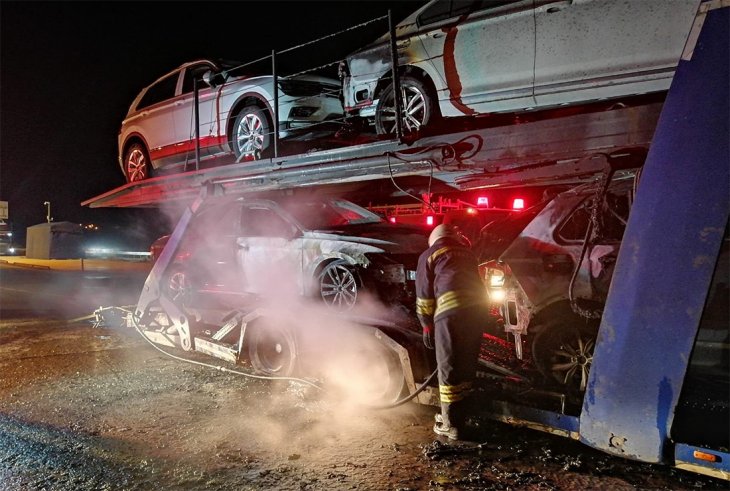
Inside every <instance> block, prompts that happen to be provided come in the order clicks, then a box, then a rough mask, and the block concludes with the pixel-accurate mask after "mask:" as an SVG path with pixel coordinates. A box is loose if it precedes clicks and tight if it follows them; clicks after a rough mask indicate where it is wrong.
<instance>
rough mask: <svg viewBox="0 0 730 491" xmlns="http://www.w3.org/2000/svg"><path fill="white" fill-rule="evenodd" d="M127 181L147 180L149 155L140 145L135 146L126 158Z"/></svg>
mask: <svg viewBox="0 0 730 491" xmlns="http://www.w3.org/2000/svg"><path fill="white" fill-rule="evenodd" d="M125 161H126V165H125V167H126V171H127V180H128V181H129V182H135V181H141V180H143V179H147V174H148V173H149V172H148V167H149V163H148V161H147V155H145V153H144V150H143V149H142V148H141V147H140V146H139V145H133V146H132V147H131V148H130V150H129V152H127V158H126V160H125Z"/></svg>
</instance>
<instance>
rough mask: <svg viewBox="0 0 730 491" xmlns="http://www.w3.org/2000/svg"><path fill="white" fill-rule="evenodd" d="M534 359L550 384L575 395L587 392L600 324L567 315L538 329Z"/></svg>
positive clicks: (533, 348) (533, 349)
mask: <svg viewBox="0 0 730 491" xmlns="http://www.w3.org/2000/svg"><path fill="white" fill-rule="evenodd" d="M536 330H537V331H538V332H537V334H536V335H535V339H534V340H533V342H532V358H533V361H534V362H535V366H536V367H537V369H538V370H539V371H540V373H541V374H542V375H543V376H544V377H545V378H546V379H547V380H549V381H551V382H553V383H556V384H557V385H559V386H562V387H564V388H565V389H567V390H569V391H572V392H579V393H581V392H585V390H586V387H587V386H588V374H589V372H590V369H591V364H592V363H593V350H594V348H595V346H596V339H597V337H598V324H597V323H596V322H592V321H587V320H586V319H583V318H581V317H578V316H576V315H566V316H562V317H558V318H557V319H554V320H551V321H548V322H546V323H545V324H544V325H541V326H538V327H536Z"/></svg>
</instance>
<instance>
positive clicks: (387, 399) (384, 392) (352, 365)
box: [325, 338, 406, 406]
mask: <svg viewBox="0 0 730 491" xmlns="http://www.w3.org/2000/svg"><path fill="white" fill-rule="evenodd" d="M356 339H357V341H358V342H357V343H354V345H351V346H348V347H347V348H343V352H342V354H343V359H342V360H339V361H338V363H337V366H336V371H337V374H336V376H335V377H333V378H332V379H328V378H326V377H325V380H326V383H327V384H328V385H329V386H330V388H331V389H332V390H334V391H335V392H337V393H341V394H342V395H343V397H344V398H346V399H348V400H351V401H352V402H355V403H357V404H363V405H365V406H382V405H385V404H392V403H394V402H396V401H397V400H398V399H399V398H400V397H401V395H402V394H403V389H404V388H405V385H406V378H405V375H404V373H403V367H402V365H401V363H400V358H399V357H398V354H397V353H395V352H394V351H392V350H391V349H389V348H387V347H386V346H385V345H384V344H382V343H380V342H378V341H375V340H374V339H372V340H361V339H359V338H356ZM371 341H372V342H371Z"/></svg>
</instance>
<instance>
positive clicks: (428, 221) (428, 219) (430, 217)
mask: <svg viewBox="0 0 730 491" xmlns="http://www.w3.org/2000/svg"><path fill="white" fill-rule="evenodd" d="M426 225H428V226H429V227H433V215H428V216H427V217H426Z"/></svg>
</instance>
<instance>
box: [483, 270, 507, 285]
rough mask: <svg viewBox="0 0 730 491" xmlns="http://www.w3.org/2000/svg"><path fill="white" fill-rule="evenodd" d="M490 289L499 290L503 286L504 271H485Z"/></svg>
mask: <svg viewBox="0 0 730 491" xmlns="http://www.w3.org/2000/svg"><path fill="white" fill-rule="evenodd" d="M487 278H489V286H490V288H501V287H503V286H504V271H502V270H500V269H494V268H490V269H489V270H488V271H487Z"/></svg>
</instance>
